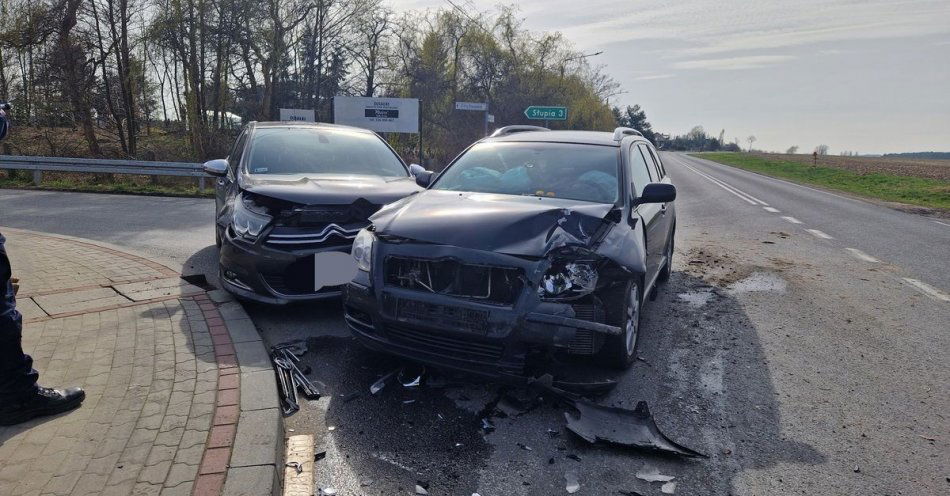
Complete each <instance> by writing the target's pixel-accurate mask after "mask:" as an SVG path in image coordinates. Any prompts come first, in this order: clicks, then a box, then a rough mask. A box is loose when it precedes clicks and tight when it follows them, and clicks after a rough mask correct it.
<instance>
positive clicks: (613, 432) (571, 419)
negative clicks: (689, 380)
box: [564, 400, 706, 457]
mask: <svg viewBox="0 0 950 496" xmlns="http://www.w3.org/2000/svg"><path fill="white" fill-rule="evenodd" d="M573 406H574V408H575V409H577V412H578V415H577V416H573V415H571V414H570V413H565V414H564V416H565V418H566V419H567V428H568V430H570V431H571V432H573V433H574V434H577V435H578V436H580V437H581V438H582V439H584V440H585V441H587V442H589V443H596V442H597V441H604V442H607V443H611V444H618V445H622V446H629V447H634V448H643V449H647V450H652V451H659V452H664V453H672V454H676V455H681V456H688V457H705V456H706V455H704V454H702V453H699V452H698V451H694V450H692V449H689V448H687V447H685V446H682V445H680V444H677V443H676V442H675V441H673V440H671V439H670V438H668V437H666V435H665V434H663V433H662V432H660V429H659V427H657V425H656V422H655V421H654V420H653V415H651V414H650V408H649V406H647V403H646V402H645V401H641V402H639V403H637V407H636V409H634V410H632V411H631V410H625V409H623V408H613V407H606V406H600V405H597V404H594V403H591V402H589V401H585V400H575V401H574V402H573Z"/></svg>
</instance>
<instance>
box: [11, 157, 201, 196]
mask: <svg viewBox="0 0 950 496" xmlns="http://www.w3.org/2000/svg"><path fill="white" fill-rule="evenodd" d="M201 165H202V164H195V163H191V162H152V161H147V160H111V159H98V158H68V157H30V156H24V155H0V169H20V170H31V171H33V183H34V184H36V185H37V186H39V185H40V182H41V181H42V180H43V171H57V172H88V173H94V174H141V175H147V176H181V177H197V178H198V187H199V189H201V190H202V191H204V188H205V178H206V177H208V175H207V174H206V173H205V172H204V170H203V169H202V166H201Z"/></svg>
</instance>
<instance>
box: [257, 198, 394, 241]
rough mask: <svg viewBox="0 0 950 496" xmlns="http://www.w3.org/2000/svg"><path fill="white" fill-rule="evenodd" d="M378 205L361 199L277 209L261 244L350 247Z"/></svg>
mask: <svg viewBox="0 0 950 496" xmlns="http://www.w3.org/2000/svg"><path fill="white" fill-rule="evenodd" d="M380 207H381V205H377V204H375V203H370V202H369V201H367V200H365V199H363V198H360V199H357V200H356V201H355V202H353V203H351V204H348V205H302V206H296V207H293V208H289V209H286V210H283V211H281V212H280V215H278V216H277V222H276V225H275V227H274V229H273V230H271V232H270V233H268V235H267V239H265V240H264V243H265V244H266V245H267V246H268V247H270V248H275V249H283V250H305V249H311V248H323V247H327V246H349V245H351V244H353V238H355V237H356V234H357V233H358V232H360V229H362V228H364V227H366V226H368V225H369V221H368V220H367V219H369V216H370V215H373V214H374V213H376V211H377V210H379V208H380Z"/></svg>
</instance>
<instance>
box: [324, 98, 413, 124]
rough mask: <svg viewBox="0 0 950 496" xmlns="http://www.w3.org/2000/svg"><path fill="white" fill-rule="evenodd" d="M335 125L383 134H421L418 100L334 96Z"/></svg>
mask: <svg viewBox="0 0 950 496" xmlns="http://www.w3.org/2000/svg"><path fill="white" fill-rule="evenodd" d="M333 122H335V123H336V124H345V125H347V126H356V127H362V128H365V129H372V130H373V131H378V132H381V133H418V132H419V100H418V99H416V98H371V97H363V96H337V97H333Z"/></svg>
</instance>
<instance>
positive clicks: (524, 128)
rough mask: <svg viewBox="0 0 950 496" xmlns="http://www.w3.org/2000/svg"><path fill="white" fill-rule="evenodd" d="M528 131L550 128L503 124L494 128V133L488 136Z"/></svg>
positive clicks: (495, 136) (494, 136)
mask: <svg viewBox="0 0 950 496" xmlns="http://www.w3.org/2000/svg"><path fill="white" fill-rule="evenodd" d="M528 131H550V129H548V128H546V127H541V126H525V125H515V126H504V127H500V128H498V129H496V130H495V132H494V133H491V136H489V137H490V138H497V137H499V136H508V135H509V134H515V133H525V132H528Z"/></svg>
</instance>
